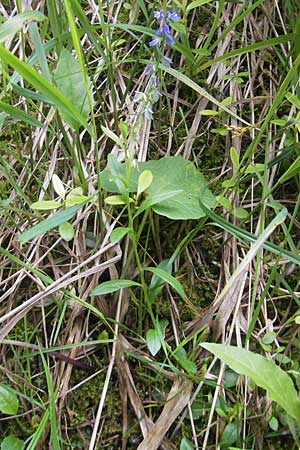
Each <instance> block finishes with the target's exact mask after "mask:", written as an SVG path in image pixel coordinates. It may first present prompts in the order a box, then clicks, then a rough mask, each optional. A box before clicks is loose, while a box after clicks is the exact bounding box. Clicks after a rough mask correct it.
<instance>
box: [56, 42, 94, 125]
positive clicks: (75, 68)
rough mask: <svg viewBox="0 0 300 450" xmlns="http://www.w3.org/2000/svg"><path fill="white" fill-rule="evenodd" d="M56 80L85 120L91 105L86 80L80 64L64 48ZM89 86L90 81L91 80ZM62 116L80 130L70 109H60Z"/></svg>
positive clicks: (57, 68) (59, 87)
mask: <svg viewBox="0 0 300 450" xmlns="http://www.w3.org/2000/svg"><path fill="white" fill-rule="evenodd" d="M54 79H55V82H56V85H57V87H58V89H59V90H60V91H61V92H62V93H63V94H64V96H65V97H67V99H68V100H69V101H70V102H71V103H72V105H73V106H74V107H75V109H76V110H77V111H78V112H80V114H81V115H82V117H84V119H87V117H88V115H89V113H90V105H89V100H88V96H87V93H86V88H85V80H84V77H83V74H82V72H81V67H80V64H79V62H78V61H77V60H76V59H75V58H74V57H73V56H72V54H71V53H70V52H69V50H67V49H65V48H63V49H62V51H61V53H60V57H59V60H58V63H57V67H56V70H55V74H54ZM89 84H91V83H90V80H89ZM90 95H92V92H91V93H90ZM59 109H60V112H61V115H62V116H63V117H64V118H65V119H66V121H67V122H68V123H69V124H70V125H72V127H73V128H75V129H77V128H79V125H80V123H79V122H78V121H77V120H74V116H72V115H71V114H70V111H69V109H66V108H64V107H63V108H59Z"/></svg>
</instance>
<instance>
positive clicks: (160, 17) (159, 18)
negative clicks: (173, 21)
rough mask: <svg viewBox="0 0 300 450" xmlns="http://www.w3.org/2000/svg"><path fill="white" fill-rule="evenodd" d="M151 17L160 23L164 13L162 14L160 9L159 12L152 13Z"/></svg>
mask: <svg viewBox="0 0 300 450" xmlns="http://www.w3.org/2000/svg"><path fill="white" fill-rule="evenodd" d="M153 15H154V17H155V19H156V20H158V21H159V22H161V21H162V20H164V18H165V13H164V11H163V9H160V10H159V11H154V12H153Z"/></svg>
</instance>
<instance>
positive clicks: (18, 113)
mask: <svg viewBox="0 0 300 450" xmlns="http://www.w3.org/2000/svg"><path fill="white" fill-rule="evenodd" d="M0 111H4V112H6V114H8V115H9V116H10V117H12V118H13V119H15V120H17V121H21V122H25V123H28V124H29V125H32V126H34V127H39V128H43V124H42V122H40V121H39V120H37V119H35V118H34V117H31V116H30V115H29V114H27V113H26V112H24V111H22V110H21V109H19V108H16V107H15V106H11V105H8V104H7V103H4V102H2V101H1V100H0Z"/></svg>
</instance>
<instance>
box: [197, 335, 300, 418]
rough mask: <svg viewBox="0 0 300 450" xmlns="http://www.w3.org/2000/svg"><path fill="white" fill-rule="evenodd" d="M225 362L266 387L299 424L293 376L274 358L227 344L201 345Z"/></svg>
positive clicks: (299, 412) (298, 405)
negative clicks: (276, 363) (270, 359)
mask: <svg viewBox="0 0 300 450" xmlns="http://www.w3.org/2000/svg"><path fill="white" fill-rule="evenodd" d="M201 346H202V347H203V348H205V349H206V350H208V351H210V352H211V353H213V354H214V355H215V356H217V357H218V358H219V359H221V360H222V361H223V362H225V363H226V364H227V365H228V366H229V367H230V368H231V369H232V370H234V371H235V372H237V373H239V374H241V375H245V376H248V377H250V378H251V379H252V380H253V381H254V382H255V384H257V385H258V386H260V387H262V388H264V389H266V391H267V393H268V396H269V397H270V399H271V400H273V401H275V402H277V403H278V404H279V405H280V406H281V407H282V408H283V409H284V410H285V411H286V412H287V413H288V414H289V415H290V416H292V417H294V418H295V419H296V420H297V423H298V424H300V401H299V398H298V394H297V391H296V389H295V388H294V385H293V382H292V380H291V378H290V377H289V376H288V375H287V374H286V373H285V372H284V371H283V370H282V369H281V368H280V367H278V366H276V365H275V364H274V363H273V362H272V361H269V360H268V359H267V358H265V357H263V356H261V355H257V354H255V353H252V352H250V351H248V350H245V349H243V348H237V347H232V346H229V345H224V344H211V343H203V344H201Z"/></svg>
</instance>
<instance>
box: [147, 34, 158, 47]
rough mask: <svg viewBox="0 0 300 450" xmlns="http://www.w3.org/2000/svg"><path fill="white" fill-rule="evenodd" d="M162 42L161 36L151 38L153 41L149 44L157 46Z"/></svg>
mask: <svg viewBox="0 0 300 450" xmlns="http://www.w3.org/2000/svg"><path fill="white" fill-rule="evenodd" d="M159 44H160V37H155V36H154V37H153V38H152V39H151V41H150V42H149V43H148V45H149V46H150V47H155V46H156V45H159Z"/></svg>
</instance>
